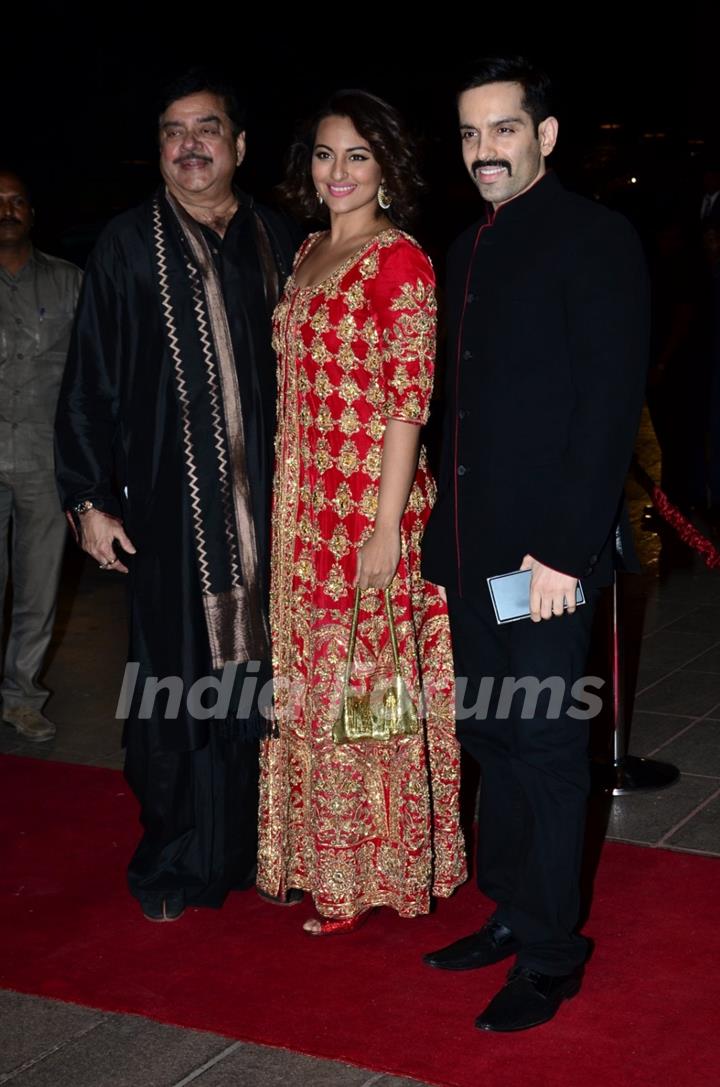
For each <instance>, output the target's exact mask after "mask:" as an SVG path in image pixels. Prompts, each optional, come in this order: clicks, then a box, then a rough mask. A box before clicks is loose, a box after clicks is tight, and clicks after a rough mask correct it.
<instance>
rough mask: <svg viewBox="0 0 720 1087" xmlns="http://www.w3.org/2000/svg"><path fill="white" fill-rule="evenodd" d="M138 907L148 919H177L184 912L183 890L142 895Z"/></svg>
mask: <svg viewBox="0 0 720 1087" xmlns="http://www.w3.org/2000/svg"><path fill="white" fill-rule="evenodd" d="M140 908H141V909H142V911H143V917H145V918H146V920H148V921H177V919H178V918H179V917H182V915H183V914H184V912H185V892H184V891H167V892H166V893H165V894H154V895H142V896H141V898H140Z"/></svg>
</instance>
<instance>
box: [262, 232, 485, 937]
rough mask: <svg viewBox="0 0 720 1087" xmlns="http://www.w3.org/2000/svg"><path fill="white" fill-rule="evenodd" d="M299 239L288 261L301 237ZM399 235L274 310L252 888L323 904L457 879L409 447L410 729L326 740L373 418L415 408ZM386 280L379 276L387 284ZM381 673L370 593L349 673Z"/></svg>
mask: <svg viewBox="0 0 720 1087" xmlns="http://www.w3.org/2000/svg"><path fill="white" fill-rule="evenodd" d="M313 243H314V242H313V238H312V237H311V238H310V239H309V240H308V242H306V243H305V248H304V249H303V250H301V253H300V255H299V259H300V258H301V257H302V255H303V253H304V252H306V251H307V247H309V246H311V245H312V244H313ZM433 287H434V280H433V275H432V271H431V268H430V266H429V263H428V261H427V258H426V257H425V256H424V254H423V253H422V251H421V250H420V248H419V247H418V246H417V243H416V242H414V241H413V239H411V238H409V237H408V236H407V235H405V234H402V233H401V232H400V231H397V230H394V229H393V230H387V231H383V232H382V233H381V234H379V235H378V236H377V237H376V238H375V239H373V241H372V242H371V243H369V245H368V246H367V247H366V249H365V250H364V251H363V252H362V253H361V254H360V255H359V256H356V257H354V258H353V259H352V260H350V261H347V262H345V264H344V265H343V266H342V267H341V268H340V269H339V270H338V271H337V273H336V274H334V275H333V276H331V277H329V279H328V280H327V281H326V282H325V283H323V284H319V285H318V286H317V287H312V288H299V289H298V288H296V287H295V286H294V283H293V279H292V277H291V279H290V281H289V283H288V285H287V288H286V292H285V294H284V296H283V298H282V300H281V301H280V303H279V305H278V307H277V309H276V311H275V319H274V339H273V342H274V344H275V347H276V351H277V354H278V362H279V400H278V438H277V441H276V450H277V466H276V476H275V481H274V489H273V523H272V535H273V555H272V584H271V628H272V633H273V666H274V670H275V683H276V698H275V706H276V714H277V721H278V731H279V736H278V737H277V738H274V739H272V740H268V741H267V742H266V743H265V744H264V745H263V750H262V755H261V807H260V844H259V854H258V884H259V885H260V886H261V887H262V888H264V889H265V890H267V891H268V892H269V893H271V894H282V893H283V892H284V891H285V890H286V889H287V888H288V887H302V888H305V889H307V890H309V891H311V892H312V894H313V896H314V899H315V903H316V906H317V908H318V910H319V912H320V913H321V914H323V915H325V916H328V917H342V916H348V915H350V914H354V913H356V912H358V911H359V910H361V909H364V908H365V907H366V906H375V905H387V906H391V907H392V908H394V909H395V910H397V911H398V913H400V914H401V915H402V916H406V917H411V916H414V915H416V914H419V913H425V912H427V911H428V910H429V908H430V897H431V894H436V895H443V896H446V895H449V894H451V893H452V892H453V890H454V889H455V888H456V887H457V886H458V884H459V883H461V882H462V881H463V879H464V878H465V859H464V846H463V841H462V835H461V831H460V828H459V820H458V792H459V749H458V745H457V741H456V739H455V720H454V680H453V664H452V655H451V644H450V632H449V625H448V619H447V613H446V609H445V606H444V605H443V603H442V600H441V599H440V596H439V593H438V591H437V589H436V587H435V586H433V585H429V584H428V583H427V582H425V581H423V579H422V577H421V575H420V568H419V566H420V563H419V548H420V540H421V536H422V532H423V528H424V525H425V523H426V521H427V517H428V515H429V512H430V509H431V507H432V503H433V501H434V497H435V488H434V484H433V481H432V479H431V477H430V475H429V474H428V469H427V462H426V458H425V454H424V451H423V452H421V456H420V460H419V465H418V470H417V474H416V479H415V482H414V484H413V487H412V491H411V495H410V499H409V501H408V506H407V509H406V511H405V514H404V516H403V518H402V525H401V545H402V558H401V560H400V564H399V567H398V571H397V574H396V577H395V579H394V581H393V609H394V614H395V621H396V627H397V634H398V643H399V649H400V654H401V660H402V669H403V676H404V678H405V680H406V682H407V684H408V686H409V689H410V691H411V693H412V695H413V698H414V699H415V700H416V701H417V704H418V705H422V697H421V696H422V692H423V691H425V692H427V693H428V698H427V702H426V706H427V710H426V714H425V719H424V734H423V735H422V736H418V737H405V738H402V739H399V740H397V741H396V742H394V743H389V744H347V745H343V746H340V747H338V746H336V745H334V744H333V742H332V735H331V730H332V723H333V720H334V717H335V715H336V712H337V706H338V699H339V697H340V691H341V683H342V676H343V671H344V666H345V654H346V652H347V645H348V637H349V630H350V618H351V611H352V601H353V595H354V594H353V589H352V582H353V578H354V574H355V568H356V561H357V559H356V554H357V548H358V547H359V546H361V544H362V543H363V542H364V541H365V540H366V539H367V538H368V536H369V535H370V534H371V533H372V530H373V524H374V517H375V514H376V511H377V498H378V490H379V481H380V472H381V467H382V448H383V437H384V432H385V427H386V424H387V418H388V416H389V415H391V416H393V417H396V418H400V419H405V420H407V421H411V422H422V421H423V420H424V419H425V418H426V416H427V410H428V402H429V398H430V393H431V387H432V370H433V363H434V329H435V295H434V289H433ZM388 288H390V290H388ZM391 671H392V652H391V646H390V643H389V635H388V630H387V623H386V619H385V615H384V605H383V599H382V594H381V593H378V592H376V591H375V590H368V591H367V592H365V593H364V594H363V600H362V609H361V615H360V622H359V625H358V644H357V649H356V654H355V660H354V668H353V680H352V682H353V684H354V686H356V687H357V688H358V689H359V690H368V691H370V690H372V689H373V687H374V686H375V684H377V683H378V682H384V681H385V680H386V679H387V677H388V676H389V675H390V673H391Z"/></svg>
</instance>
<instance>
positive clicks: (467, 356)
mask: <svg viewBox="0 0 720 1087" xmlns="http://www.w3.org/2000/svg"><path fill="white" fill-rule="evenodd" d="M462 357H463V358H464V359H471V358H472V357H473V353H472V351H468V350H467V348H466V349H465V351H463V356H462Z"/></svg>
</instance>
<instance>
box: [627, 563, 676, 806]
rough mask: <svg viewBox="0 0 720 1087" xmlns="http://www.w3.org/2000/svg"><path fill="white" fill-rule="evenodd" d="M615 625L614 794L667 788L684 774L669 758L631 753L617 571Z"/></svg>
mask: <svg viewBox="0 0 720 1087" xmlns="http://www.w3.org/2000/svg"><path fill="white" fill-rule="evenodd" d="M612 594H613V595H612V626H611V632H610V653H611V662H612V669H611V671H612V685H613V686H612V697H613V726H614V733H613V773H612V777H611V781H610V784H611V786H612V795H613V796H623V795H624V794H625V793H636V792H638V791H639V790H640V789H665V788H667V786H668V785H672V784H673V783H674V782H676V781H677V779H678V778H679V776H680V771H679V770H678V768H677V767H676V766H673V765H672V764H671V763H669V762H658V761H657V759H643V758H640V757H639V756H637V755H628V753H627V747H628V728H627V712H626V701H625V667H624V664H625V659H624V646H623V628H622V616H621V614H620V603H619V593H618V579H617V574H616V575H615V578H614V581H613V587H612Z"/></svg>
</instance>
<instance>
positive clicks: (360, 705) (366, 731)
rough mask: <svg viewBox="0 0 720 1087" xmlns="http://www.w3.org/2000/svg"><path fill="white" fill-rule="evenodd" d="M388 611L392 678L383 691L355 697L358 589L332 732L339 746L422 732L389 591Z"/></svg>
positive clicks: (386, 608) (387, 598) (386, 606)
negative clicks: (402, 665)
mask: <svg viewBox="0 0 720 1087" xmlns="http://www.w3.org/2000/svg"><path fill="white" fill-rule="evenodd" d="M385 610H386V612H387V619H388V627H389V630H390V644H391V645H392V654H393V666H394V674H393V678H392V680H391V682H390V683H389V684H388V686H387V687H385V688H384V689H383V690H380V691H378V690H375V691H372V692H369V693H368V694H362V695H356V694H353V693H352V691H351V690H350V675H351V672H352V664H353V657H354V656H355V642H356V639H357V628H358V616H359V615H360V587H359V586H358V588H357V589H356V590H355V607H354V609H353V617H352V626H351V628H350V643H349V645H348V655H347V664H346V665H345V678H344V680H343V691H342V705H341V707H340V715H339V716H338V718H337V720H336V721H335V723H334V725H333V730H332V737H333V741H334V743H336V744H354V743H358V742H359V741H361V740H390V739H391V738H393V737H395V736H416V735H417V734H418V732H419V731H420V722H419V720H418V712H417V708H416V706H415V704H414V703H413V700H412V698H411V697H410V692H409V691H408V689H407V687H406V686H405V681H404V680H403V678H402V676H401V674H400V654H399V653H398V644H397V634H396V632H395V620H394V619H393V611H392V603H391V600H390V590H389V589H386V590H385Z"/></svg>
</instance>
